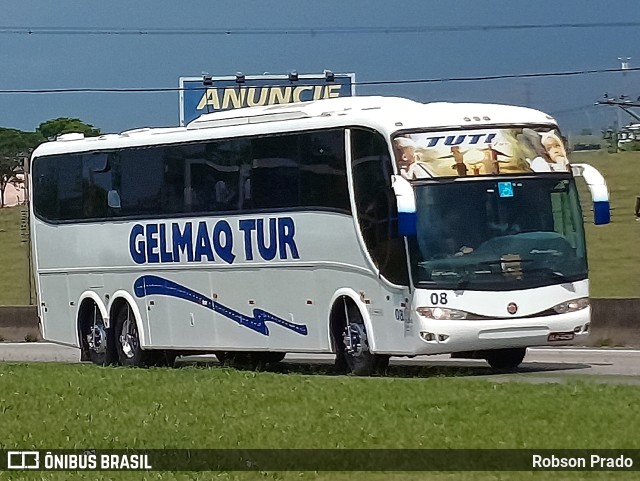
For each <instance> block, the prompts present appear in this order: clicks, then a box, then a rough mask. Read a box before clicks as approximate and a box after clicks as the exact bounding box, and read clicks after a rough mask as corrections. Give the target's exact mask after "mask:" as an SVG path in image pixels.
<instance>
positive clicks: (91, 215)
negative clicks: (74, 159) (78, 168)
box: [81, 152, 112, 219]
mask: <svg viewBox="0 0 640 481" xmlns="http://www.w3.org/2000/svg"><path fill="white" fill-rule="evenodd" d="M81 158H82V210H83V212H82V214H83V215H82V216H83V218H85V219H97V218H104V217H107V216H108V215H109V213H110V212H109V207H108V205H107V193H108V192H109V191H110V190H111V189H112V170H111V165H110V163H109V154H108V153H106V152H94V153H90V154H84V155H82V156H81Z"/></svg>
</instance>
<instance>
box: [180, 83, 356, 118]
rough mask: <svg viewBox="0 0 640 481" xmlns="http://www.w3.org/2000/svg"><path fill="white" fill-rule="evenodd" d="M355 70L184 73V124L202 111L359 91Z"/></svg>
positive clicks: (181, 88) (210, 111)
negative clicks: (272, 73)
mask: <svg viewBox="0 0 640 481" xmlns="http://www.w3.org/2000/svg"><path fill="white" fill-rule="evenodd" d="M354 89H355V74H352V73H349V74H333V73H331V72H326V73H322V74H301V75H297V74H289V75H267V74H265V75H254V76H250V75H247V76H244V75H240V74H238V75H234V76H226V77H210V76H200V77H180V125H186V124H188V123H189V122H191V121H192V120H194V119H196V118H198V117H199V116H200V115H202V114H206V113H212V112H219V111H221V110H230V109H236V108H240V107H253V106H256V105H273V104H286V103H291V102H300V101H308V100H318V99H325V98H333V97H348V96H352V95H355V91H354Z"/></svg>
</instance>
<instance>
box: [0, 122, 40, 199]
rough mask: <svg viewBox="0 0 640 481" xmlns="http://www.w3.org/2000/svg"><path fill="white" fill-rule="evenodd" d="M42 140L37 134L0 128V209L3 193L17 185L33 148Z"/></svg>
mask: <svg viewBox="0 0 640 481" xmlns="http://www.w3.org/2000/svg"><path fill="white" fill-rule="evenodd" d="M43 140H44V139H43V138H42V136H41V135H40V134H39V133H38V132H22V131H20V130H16V129H4V128H1V127H0V207H4V193H5V190H6V188H7V185H8V184H10V183H14V184H16V183H19V182H20V180H19V178H18V177H17V176H18V175H19V174H22V173H23V166H24V162H25V160H26V159H28V158H29V155H31V152H32V151H33V149H34V148H36V147H37V146H38V144H40V143H41V142H42V141H43Z"/></svg>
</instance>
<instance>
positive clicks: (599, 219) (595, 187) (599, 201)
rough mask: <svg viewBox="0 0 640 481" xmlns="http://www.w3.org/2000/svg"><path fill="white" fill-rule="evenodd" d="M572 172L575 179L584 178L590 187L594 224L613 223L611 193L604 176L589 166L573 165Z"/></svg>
mask: <svg viewBox="0 0 640 481" xmlns="http://www.w3.org/2000/svg"><path fill="white" fill-rule="evenodd" d="M571 170H572V172H573V175H574V176H575V177H582V178H583V179H584V181H585V182H586V183H587V187H589V192H591V199H592V200H593V223H594V224H596V225H602V224H608V223H609V222H611V212H610V209H609V191H608V190H607V183H606V181H605V180H604V177H603V176H602V174H601V173H600V172H599V171H598V169H596V168H595V167H593V166H591V165H589V164H571Z"/></svg>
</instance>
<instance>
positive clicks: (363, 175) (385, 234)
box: [351, 129, 409, 285]
mask: <svg viewBox="0 0 640 481" xmlns="http://www.w3.org/2000/svg"><path fill="white" fill-rule="evenodd" d="M351 156H352V160H351V168H352V171H353V191H354V198H355V204H356V211H357V215H358V222H359V224H360V229H361V232H362V237H363V239H364V243H365V245H366V247H367V250H368V251H369V254H370V255H371V258H372V259H373V262H374V263H375V265H376V266H377V267H378V268H379V269H380V272H381V274H382V275H383V276H384V277H386V278H387V279H388V280H389V281H391V282H393V283H395V284H399V285H408V284H409V274H408V271H407V257H406V249H405V244H404V238H402V237H400V236H398V234H397V217H398V213H397V206H396V203H395V197H394V196H393V192H392V190H391V173H392V170H391V158H390V157H389V150H388V147H387V143H386V142H385V140H384V138H383V137H382V135H380V134H379V133H377V132H372V131H366V130H360V129H353V130H351Z"/></svg>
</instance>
